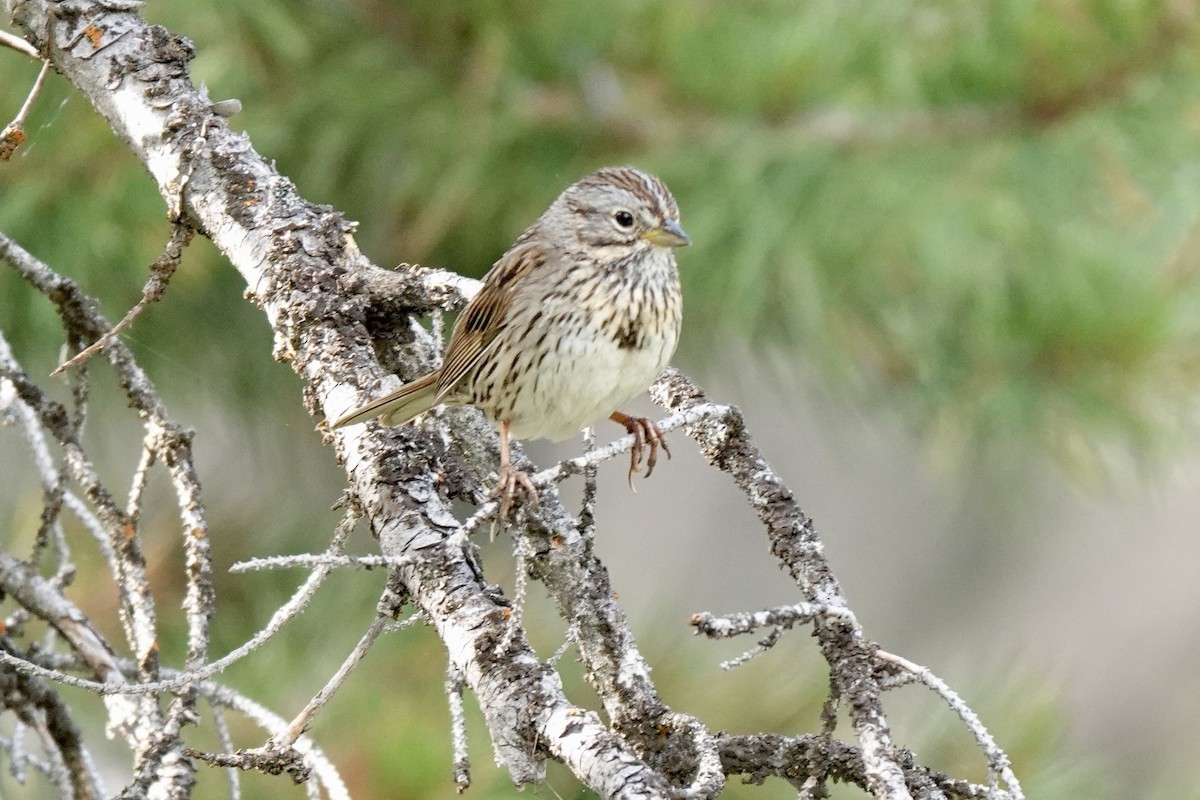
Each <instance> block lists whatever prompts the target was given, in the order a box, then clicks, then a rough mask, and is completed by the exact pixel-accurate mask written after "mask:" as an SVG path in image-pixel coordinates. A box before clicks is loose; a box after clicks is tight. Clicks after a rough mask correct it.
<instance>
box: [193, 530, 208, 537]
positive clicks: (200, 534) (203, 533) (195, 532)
mask: <svg viewBox="0 0 1200 800" xmlns="http://www.w3.org/2000/svg"><path fill="white" fill-rule="evenodd" d="M191 533H192V537H193V538H195V539H207V538H208V531H206V530H204V528H192V531H191Z"/></svg>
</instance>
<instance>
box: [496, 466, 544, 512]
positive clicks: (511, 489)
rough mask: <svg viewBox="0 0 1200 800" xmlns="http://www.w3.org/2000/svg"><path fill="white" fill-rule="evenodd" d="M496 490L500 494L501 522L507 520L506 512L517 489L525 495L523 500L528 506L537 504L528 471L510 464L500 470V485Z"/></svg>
mask: <svg viewBox="0 0 1200 800" xmlns="http://www.w3.org/2000/svg"><path fill="white" fill-rule="evenodd" d="M497 490H498V492H499V495H500V514H499V518H500V522H501V524H503V523H504V522H506V521H507V520H508V512H509V511H511V510H512V504H513V498H514V497H516V494H517V491H518V490H520V492H521V494H523V495H525V502H527V503H529V507H530V508H537V506H538V493H537V487H536V486H534V485H533V481H532V480H530V478H529V473H528V472H526V471H525V470H523V469H517V468H516V467H511V466H510V467H506V468H505V469H503V470H501V472H500V485H499V486H498V487H497Z"/></svg>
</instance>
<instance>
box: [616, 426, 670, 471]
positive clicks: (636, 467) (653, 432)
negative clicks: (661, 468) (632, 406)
mask: <svg viewBox="0 0 1200 800" xmlns="http://www.w3.org/2000/svg"><path fill="white" fill-rule="evenodd" d="M622 417H623V418H622V419H618V420H616V421H617V422H619V423H620V424H622V425H624V426H625V430H626V431H628V432H629V433H630V434H632V435H633V447H632V448H630V451H629V487H630V488H633V475H634V473H635V472H640V471H641V469H642V457H643V455H644V456H645V461H646V477H647V478H649V477H650V476H651V475H652V474H654V465H655V464H657V463H658V448H659V447H661V448H662V450H663V452H664V453H666V454H667V458H670V457H671V448H669V447H667V440H666V437H665V436H663V432H662V429H661V428H659V427H658V425H656V424H655V423H654V421H653V420H651V419H647V418H646V417H628V416H624V415H622Z"/></svg>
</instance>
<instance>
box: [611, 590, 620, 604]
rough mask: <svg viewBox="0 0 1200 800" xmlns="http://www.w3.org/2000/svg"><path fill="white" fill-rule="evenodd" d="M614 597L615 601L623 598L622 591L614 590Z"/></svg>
mask: <svg viewBox="0 0 1200 800" xmlns="http://www.w3.org/2000/svg"><path fill="white" fill-rule="evenodd" d="M612 599H613V601H614V602H615V601H617V600H620V599H621V593H620V592H613V593H612Z"/></svg>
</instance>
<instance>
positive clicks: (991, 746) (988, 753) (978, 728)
mask: <svg viewBox="0 0 1200 800" xmlns="http://www.w3.org/2000/svg"><path fill="white" fill-rule="evenodd" d="M875 657H876V658H878V659H879V660H880V661H883V662H885V663H887V664H890V665H892V666H894V667H895V668H897V669H899V670H901V671H903V672H904V673H907V674H908V675H911V676H913V677H914V678H915V679H916V680H917V681H919V682H920V683H923V684H925V685H926V686H928V687H929V688H930V689H932V690H933V691H934V692H935V693H936V694H937V695H938V696H939V697H941V698H942V700H943V701H945V703H946V705H948V706H950V708H951V709H952V710H953V711H954V713H955V714H957V715H958V718H959V719H961V720H962V721H963V724H964V725H966V726H967V730H969V731H970V732H971V735H972V736H974V737H975V741H976V743H978V744H979V747H980V748H981V749H982V750H983V753H984V756H985V757H986V758H987V764H988V778H989V781H990V782H991V783H993V785H994V784H995V781H996V779H997V777H998V778H999V779H1000V780H1002V781H1004V783H1005V785H1006V786H1007V787H1008V790H1009V794H1010V795H1011V796H1012V797H1015V798H1019V797H1023V794H1022V791H1021V784H1020V782H1018V780H1017V776H1016V775H1015V774H1014V773H1013V771H1012V762H1011V761H1010V760H1009V758H1008V754H1007V753H1005V752H1004V751H1003V750H1002V749H1000V746H999V745H997V744H996V740H995V739H994V738H992V735H991V734H990V733H989V732H988V730H987V728H986V727H984V725H983V722H982V721H980V719H979V716H978V715H977V714H976V713H975V712H974V711H972V710H971V708H970V706H968V705H967V704H966V703H965V702H964V701H963V699H962V698H961V697H960V696H959V695H958V693H957V692H955V691H954V690H953V689H951V688H950V686H949V685H947V683H946V682H945V681H943V680H942V679H941V678H939V677H938V676H937V675H934V674H933V672H931V671H930V670H929V668H928V667H923V666H921V665H920V664H916V663H913V662H912V661H909V660H908V659H907V658H904V657H903V656H898V655H895V654H893V653H888V652H884V651H883V650H880V651H877V652H876V654H875Z"/></svg>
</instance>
